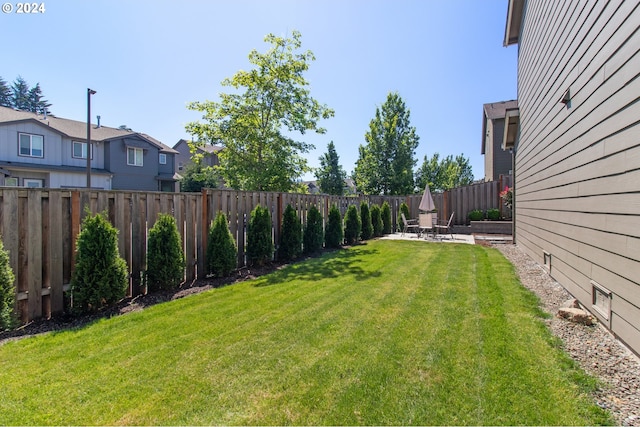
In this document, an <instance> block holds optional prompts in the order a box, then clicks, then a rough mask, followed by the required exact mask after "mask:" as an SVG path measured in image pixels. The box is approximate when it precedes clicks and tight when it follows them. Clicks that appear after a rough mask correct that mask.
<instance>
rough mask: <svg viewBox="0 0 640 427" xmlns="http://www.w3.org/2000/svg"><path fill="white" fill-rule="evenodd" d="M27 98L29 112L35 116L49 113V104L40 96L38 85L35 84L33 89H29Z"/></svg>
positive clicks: (40, 91) (40, 90)
mask: <svg viewBox="0 0 640 427" xmlns="http://www.w3.org/2000/svg"><path fill="white" fill-rule="evenodd" d="M28 97H29V111H31V112H33V113H37V114H44V113H45V112H46V113H47V114H49V113H51V111H49V107H51V104H49V102H48V101H47V100H46V99H44V97H43V96H42V89H40V83H36V85H35V86H34V87H32V88H31V89H29V92H28Z"/></svg>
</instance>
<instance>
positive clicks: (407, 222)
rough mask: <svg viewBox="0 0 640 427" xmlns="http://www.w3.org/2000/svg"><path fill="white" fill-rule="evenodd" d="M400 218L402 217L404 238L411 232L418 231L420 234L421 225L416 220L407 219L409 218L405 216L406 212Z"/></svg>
mask: <svg viewBox="0 0 640 427" xmlns="http://www.w3.org/2000/svg"><path fill="white" fill-rule="evenodd" d="M400 216H401V217H402V235H403V236H404V233H406V232H408V231H410V230H416V232H417V233H418V234H420V224H418V223H417V222H416V220H415V219H407V217H405V216H404V212H401V213H400Z"/></svg>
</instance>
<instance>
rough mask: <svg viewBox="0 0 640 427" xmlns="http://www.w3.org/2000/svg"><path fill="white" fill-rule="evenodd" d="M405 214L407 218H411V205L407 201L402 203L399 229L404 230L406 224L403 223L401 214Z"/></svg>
mask: <svg viewBox="0 0 640 427" xmlns="http://www.w3.org/2000/svg"><path fill="white" fill-rule="evenodd" d="M402 213H403V214H404V217H405V218H406V219H411V217H410V216H409V206H407V204H406V203H405V202H402V203H400V212H398V230H402V228H403V227H404V224H403V223H402V216H401V215H400V214H402Z"/></svg>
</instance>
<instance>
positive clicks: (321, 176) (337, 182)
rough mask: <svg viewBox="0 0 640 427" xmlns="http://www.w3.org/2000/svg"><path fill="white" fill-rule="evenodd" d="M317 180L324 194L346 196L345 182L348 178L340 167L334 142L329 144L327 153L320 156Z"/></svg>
mask: <svg viewBox="0 0 640 427" xmlns="http://www.w3.org/2000/svg"><path fill="white" fill-rule="evenodd" d="M316 178H317V179H318V186H319V187H320V191H322V192H323V193H326V194H333V195H335V196H342V195H343V194H344V180H345V179H346V178H347V173H346V172H345V171H344V169H342V166H341V165H340V158H339V157H338V153H337V152H336V146H335V145H334V144H333V141H331V142H329V145H328V146H327V152H326V153H325V154H323V155H322V156H320V167H319V168H318V169H317V170H316Z"/></svg>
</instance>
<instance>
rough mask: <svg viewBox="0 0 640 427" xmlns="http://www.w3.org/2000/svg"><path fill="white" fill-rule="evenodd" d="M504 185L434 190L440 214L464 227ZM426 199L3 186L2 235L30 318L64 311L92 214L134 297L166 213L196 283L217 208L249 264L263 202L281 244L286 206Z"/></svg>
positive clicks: (414, 203)
mask: <svg viewBox="0 0 640 427" xmlns="http://www.w3.org/2000/svg"><path fill="white" fill-rule="evenodd" d="M487 184H489V185H487ZM504 185H507V184H503V183H500V185H498V184H493V183H486V184H479V185H478V186H471V187H473V188H471V189H467V190H464V189H463V190H460V194H459V193H458V189H455V190H452V191H450V192H446V193H442V194H434V195H433V197H434V201H435V204H436V207H438V209H439V216H440V218H448V216H449V215H450V212H453V211H454V210H455V211H456V220H457V221H456V223H457V224H461V223H464V221H466V215H467V212H466V211H465V209H468V210H471V209H475V208H476V207H477V208H479V209H489V208H492V207H498V205H499V204H500V203H499V197H498V196H497V194H498V193H499V192H500V190H501V189H502V187H503V186H504ZM485 187H487V188H485ZM489 187H490V188H489ZM494 187H495V188H494ZM466 188H468V187H466ZM420 199H421V195H411V196H406V197H405V196H360V197H337V196H328V195H307V194H291V193H272V192H246V191H233V190H212V189H207V190H203V191H202V193H160V192H153V193H147V192H135V191H106V190H83V189H79V190H76V189H74V190H68V189H67V190H65V189H26V188H19V189H15V188H0V235H1V236H2V240H3V242H4V246H5V249H7V250H8V251H9V259H10V263H11V267H12V269H13V271H14V273H15V276H16V281H15V284H16V291H17V301H18V307H17V308H18V312H19V315H20V318H21V320H22V321H23V322H28V321H30V320H33V319H37V318H40V317H50V316H51V314H54V313H60V312H62V311H63V310H64V307H65V291H67V290H69V287H70V283H71V275H72V270H73V267H74V265H75V259H74V255H75V244H76V238H77V236H78V233H79V232H80V227H81V224H82V220H83V219H84V217H85V216H86V215H87V213H88V212H90V213H92V214H95V213H97V212H105V213H106V215H107V218H108V219H109V221H110V222H111V223H112V224H113V225H114V226H115V227H116V228H117V229H118V231H119V232H118V249H119V252H120V256H122V258H124V259H125V261H126V262H127V265H128V267H129V272H130V280H129V282H130V283H129V291H128V294H129V296H136V295H139V294H140V292H141V285H142V274H143V272H144V270H145V268H146V248H147V235H148V231H149V229H150V228H151V227H153V225H154V224H155V222H156V219H157V217H158V214H160V213H167V214H171V215H172V216H173V217H174V218H175V219H176V222H177V224H178V231H179V233H180V236H181V238H182V244H183V250H184V253H185V258H186V270H185V280H186V281H187V282H191V281H193V280H194V279H196V278H200V277H203V276H204V274H205V273H206V272H205V253H206V245H207V233H208V230H209V227H210V224H211V221H212V220H213V219H214V218H215V216H216V214H217V213H218V212H219V211H221V212H223V213H224V214H225V215H226V216H227V219H228V220H229V228H230V231H231V233H232V234H233V236H234V237H235V238H236V242H237V245H238V266H244V265H245V264H246V259H245V246H246V232H247V224H248V222H249V217H250V213H251V211H252V210H253V209H254V208H255V207H256V206H257V205H261V206H265V207H267V208H268V209H269V211H270V213H271V219H272V233H273V238H274V242H275V243H276V244H277V242H279V240H280V227H281V218H282V214H283V212H284V209H285V208H286V206H287V205H288V204H290V205H291V206H292V207H293V208H294V209H295V210H296V211H297V213H298V216H299V217H300V218H301V220H302V221H303V222H306V219H307V212H308V210H309V208H310V207H311V206H316V207H317V208H318V209H319V210H320V212H321V214H322V217H323V219H324V221H325V222H326V220H327V218H328V212H329V209H330V208H331V206H333V205H336V206H337V207H338V209H339V210H340V213H341V214H342V216H344V214H345V213H346V211H347V208H348V207H349V206H350V205H356V206H359V205H360V203H361V202H362V201H363V200H367V201H368V202H369V203H370V204H378V205H382V203H383V202H384V201H387V202H388V203H389V205H390V206H391V214H392V223H393V224H397V222H398V218H397V216H398V210H399V207H400V204H401V203H402V202H405V203H407V205H409V207H410V213H411V217H413V218H416V217H417V215H418V205H419V204H420ZM472 206H474V207H473V208H472ZM485 206H486V207H485Z"/></svg>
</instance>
